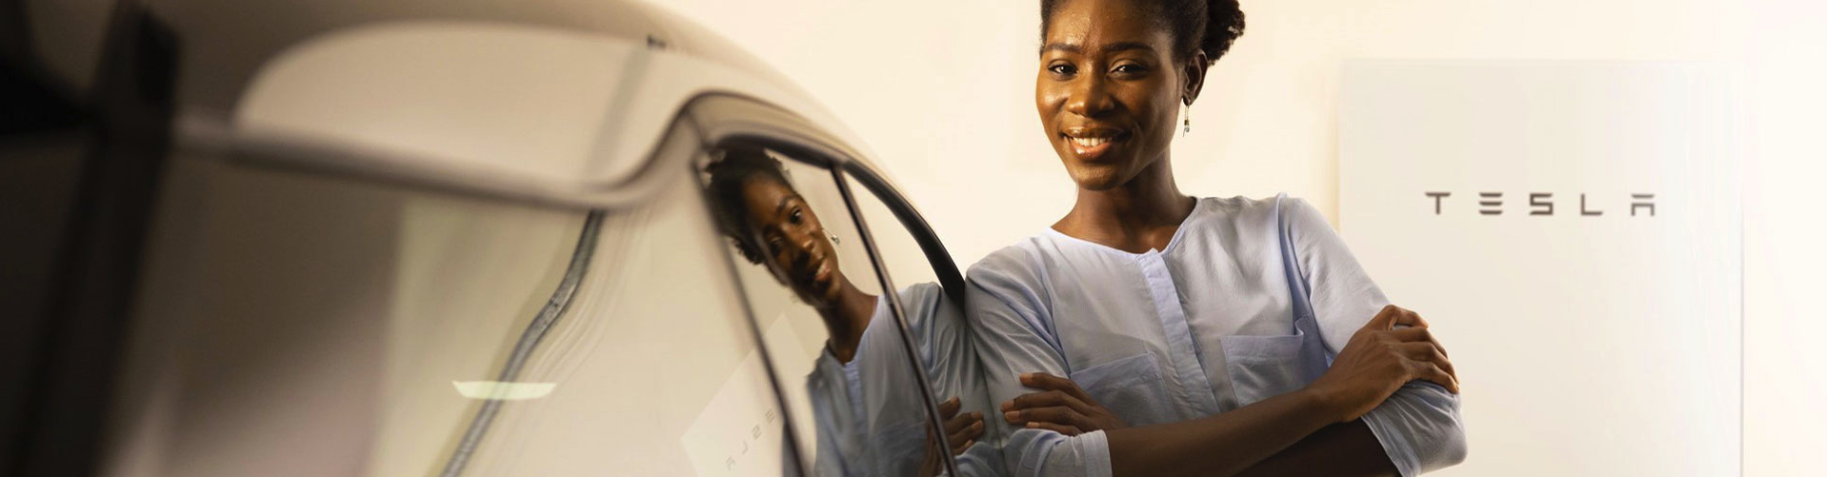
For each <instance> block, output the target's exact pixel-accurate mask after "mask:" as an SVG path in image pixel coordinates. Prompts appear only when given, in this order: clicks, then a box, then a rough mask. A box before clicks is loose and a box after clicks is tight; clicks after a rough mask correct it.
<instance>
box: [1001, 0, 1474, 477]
mask: <svg viewBox="0 0 1827 477" xmlns="http://www.w3.org/2000/svg"><path fill="white" fill-rule="evenodd" d="M1040 11H1041V36H1042V46H1041V48H1040V51H1039V61H1038V66H1039V68H1038V69H1037V70H1038V71H1037V72H1036V73H1037V74H1036V78H1035V88H1034V99H1035V106H1036V109H1037V110H1038V112H1039V113H1040V120H1041V126H1042V128H1043V130H1044V132H1045V133H1046V140H1047V142H1048V143H1049V144H1051V145H1052V146H1053V149H1054V151H1055V153H1056V154H1057V155H1058V156H1059V158H1060V160H1061V162H1062V163H1063V165H1064V166H1065V170H1066V173H1067V175H1068V176H1069V177H1071V178H1072V180H1073V182H1075V183H1076V185H1077V188H1078V195H1077V199H1076V203H1075V204H1074V205H1073V207H1072V209H1071V211H1070V212H1068V213H1067V214H1066V215H1065V217H1063V218H1061V219H1059V221H1058V222H1056V223H1054V224H1053V225H1052V227H1050V228H1047V229H1045V230H1043V231H1041V232H1040V233H1039V234H1037V235H1035V236H1032V237H1029V238H1027V239H1023V240H1022V241H1020V242H1018V243H1016V244H1015V245H1013V246H1010V247H1008V248H1004V249H1002V250H999V251H997V252H995V253H993V254H991V255H989V256H988V257H986V258H984V259H983V261H981V262H979V263H978V264H977V265H975V266H973V267H972V269H971V271H970V273H969V281H968V283H969V299H968V303H969V306H970V312H969V314H970V316H971V319H972V326H973V327H974V328H975V329H976V331H977V332H976V333H975V334H974V336H976V337H978V339H979V340H980V342H979V347H978V349H979V350H980V351H981V354H982V356H983V365H984V368H985V371H986V372H987V373H988V378H989V385H990V389H991V396H992V398H993V399H995V400H996V401H997V402H998V404H999V405H1000V406H1001V407H1002V409H1001V410H1002V411H1005V412H1004V414H1003V415H1002V416H999V417H1000V419H994V420H993V421H995V422H997V423H998V425H1009V426H1013V427H1014V428H1016V429H1018V430H1016V431H1015V432H1013V433H1010V434H1008V437H1007V444H1006V446H1005V447H1004V449H1005V451H1006V453H1005V458H1006V461H1007V464H1008V467H1009V469H1011V470H1012V471H1013V473H1015V474H1017V475H1021V476H1029V475H1113V474H1114V475H1120V476H1130V475H1147V476H1158V475H1235V474H1290V473H1292V474H1299V475H1376V474H1383V475H1387V474H1393V473H1400V474H1402V475H1405V476H1406V475H1413V474H1416V473H1420V472H1423V471H1427V470H1432V469H1437V468H1440V467H1444V466H1448V465H1453V464H1455V463H1457V462H1459V461H1460V460H1461V459H1463V458H1464V455H1465V441H1464V439H1465V438H1464V434H1463V432H1462V430H1461V429H1462V427H1461V425H1460V421H1459V400H1458V397H1457V394H1456V392H1457V386H1458V380H1457V377H1456V376H1455V375H1454V372H1453V367H1452V364H1451V363H1450V362H1449V361H1448V360H1447V359H1446V354H1445V351H1444V350H1443V349H1442V348H1441V347H1440V344H1439V343H1438V342H1436V341H1435V340H1433V339H1432V338H1431V337H1430V335H1429V333H1428V331H1427V325H1426V323H1425V322H1423V321H1421V319H1420V317H1418V316H1416V315H1414V313H1412V312H1408V311H1406V310H1402V309H1400V308H1396V307H1394V306H1389V302H1388V299H1387V298H1385V297H1384V295H1383V293H1382V292H1381V291H1380V290H1379V289H1378V288H1377V286H1376V284H1375V283H1373V282H1371V280H1370V278H1369V276H1368V275H1367V274H1366V273H1365V272H1364V270H1363V268H1362V267H1360V266H1359V265H1358V263H1357V261H1356V260H1355V259H1354V258H1352V256H1351V253H1350V251H1348V250H1347V249H1346V247H1345V244H1344V242H1343V241H1342V240H1340V239H1339V237H1338V235H1337V234H1336V233H1334V232H1333V231H1332V229H1331V227H1330V226H1329V225H1328V224H1327V223H1326V220H1325V219H1324V218H1323V217H1322V216H1321V215H1320V214H1319V212H1318V211H1317V210H1314V208H1313V207H1312V206H1309V205H1307V204H1306V202H1303V201H1300V200H1298V199H1289V198H1286V197H1285V196H1277V197H1274V198H1269V199H1261V200H1254V199H1246V198H1242V197H1235V198H1195V197H1191V196H1188V195H1186V194H1183V193H1181V192H1180V190H1179V188H1178V187H1177V186H1176V185H1175V183H1174V175H1173V168H1172V166H1171V163H1170V160H1169V157H1168V156H1169V145H1170V143H1172V141H1173V137H1174V135H1175V134H1178V133H1184V132H1186V131H1187V130H1189V129H1190V127H1191V124H1190V120H1188V121H1187V122H1182V121H1180V120H1179V117H1178V116H1179V112H1180V108H1181V107H1183V106H1190V105H1191V104H1192V103H1193V101H1194V100H1195V99H1197V98H1198V97H1199V92H1200V89H1201V88H1202V87H1203V85H1204V83H1205V75H1206V70H1207V68H1208V67H1210V66H1211V65H1212V63H1213V62H1214V61H1216V60H1217V59H1218V58H1219V57H1220V56H1222V55H1223V54H1224V53H1225V51H1226V50H1227V49H1229V47H1230V45H1231V43H1232V41H1233V40H1235V39H1236V38H1237V37H1238V36H1239V35H1241V34H1242V32H1243V28H1244V22H1243V12H1242V11H1241V10H1240V9H1239V8H1238V4H1237V2H1236V0H1210V1H1207V0H1042V1H1041V8H1040ZM1199 159H1207V158H1199Z"/></svg>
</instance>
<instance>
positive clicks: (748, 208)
mask: <svg viewBox="0 0 1827 477" xmlns="http://www.w3.org/2000/svg"><path fill="white" fill-rule="evenodd" d="M742 199H743V201H742V202H743V205H744V206H745V207H744V211H745V212H746V213H747V214H748V223H749V224H750V225H751V226H753V227H754V229H753V230H752V232H753V233H754V234H755V237H756V240H757V243H758V244H759V245H760V249H761V252H762V254H763V255H765V257H764V260H763V261H764V262H766V264H767V267H768V270H769V271H770V272H772V273H773V274H774V279H775V280H778V281H780V283H781V284H782V285H786V286H787V287H789V288H792V289H793V292H794V293H796V294H798V295H799V299H800V300H803V301H805V302H806V303H807V304H810V305H812V306H814V307H824V306H825V305H827V304H831V303H835V302H836V300H837V298H838V296H839V293H840V292H841V291H842V287H840V286H839V284H840V283H842V281H843V279H844V276H843V273H841V272H839V271H838V266H837V250H836V249H835V248H834V247H832V245H831V240H830V239H829V238H828V235H827V234H826V233H825V227H824V225H823V224H821V223H819V221H818V214H814V213H812V207H811V206H809V205H807V204H806V201H805V199H804V198H802V197H800V196H799V193H798V192H795V191H794V190H793V188H792V187H788V186H787V185H786V184H782V183H780V182H778V181H774V180H769V179H753V180H749V181H747V182H744V183H743V184H742Z"/></svg>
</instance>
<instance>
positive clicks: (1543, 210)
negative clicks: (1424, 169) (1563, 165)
mask: <svg viewBox="0 0 1827 477" xmlns="http://www.w3.org/2000/svg"><path fill="white" fill-rule="evenodd" d="M1426 195H1427V197H1428V198H1429V199H1431V200H1432V201H1433V203H1434V204H1433V205H1434V215H1440V213H1441V211H1442V210H1443V209H1444V208H1445V204H1446V203H1447V202H1449V201H1450V199H1451V198H1452V197H1453V193H1452V192H1426ZM1528 195H1529V200H1528V212H1529V215H1546V216H1552V215H1554V214H1555V207H1554V206H1555V200H1554V193H1553V192H1530V193H1529V194H1528ZM1602 202H1603V200H1600V199H1596V198H1595V200H1594V201H1593V202H1592V203H1588V202H1587V201H1586V194H1580V199H1579V207H1578V209H1579V210H1578V211H1577V212H1573V211H1566V210H1563V211H1562V213H1565V214H1575V213H1577V214H1579V215H1580V216H1582V217H1598V216H1602V215H1605V210H1604V208H1603V207H1604V204H1602ZM1629 204H1630V205H1629V207H1630V216H1631V217H1636V216H1637V214H1638V213H1642V214H1643V216H1645V217H1655V216H1656V194H1640V193H1634V194H1630V202H1629ZM1504 210H1505V208H1504V197H1503V193H1502V192H1479V193H1478V215H1503V213H1504Z"/></svg>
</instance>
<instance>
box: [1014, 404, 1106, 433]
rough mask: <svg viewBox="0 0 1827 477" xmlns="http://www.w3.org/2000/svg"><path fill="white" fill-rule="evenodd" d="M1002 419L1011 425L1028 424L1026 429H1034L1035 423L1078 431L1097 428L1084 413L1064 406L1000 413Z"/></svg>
mask: <svg viewBox="0 0 1827 477" xmlns="http://www.w3.org/2000/svg"><path fill="white" fill-rule="evenodd" d="M1002 418H1003V419H1007V420H1008V421H1009V423H1012V424H1028V427H1034V426H1033V424H1035V423H1046V424H1056V425H1060V426H1069V427H1074V428H1078V429H1080V430H1084V429H1097V428H1098V426H1096V425H1094V424H1092V423H1091V419H1090V418H1089V417H1086V415H1085V414H1084V413H1081V412H1078V411H1077V410H1074V409H1072V408H1069V407H1065V406H1054V407H1041V408H1030V409H1022V410H1019V411H1010V412H1005V413H1002Z"/></svg>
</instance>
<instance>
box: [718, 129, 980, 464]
mask: <svg viewBox="0 0 1827 477" xmlns="http://www.w3.org/2000/svg"><path fill="white" fill-rule="evenodd" d="M721 153H722V155H723V157H722V158H721V159H719V160H718V161H716V162H714V163H712V164H710V165H709V166H707V167H706V170H707V172H708V173H709V175H710V178H709V184H708V185H707V186H706V187H707V188H708V190H709V195H710V198H711V201H712V202H713V203H714V205H713V208H714V209H716V212H717V218H718V225H719V227H720V228H721V229H722V230H723V232H724V233H725V234H726V235H728V236H729V237H731V238H732V241H733V242H734V245H735V247H736V249H737V250H738V251H740V253H741V255H742V256H743V257H744V258H746V259H748V261H749V262H752V263H756V264H761V265H764V266H766V267H767V269H768V271H769V272H771V273H772V274H773V276H774V279H775V280H777V281H779V282H780V283H781V284H782V285H785V286H787V287H789V288H791V289H792V290H793V292H794V294H796V295H797V296H798V297H799V300H800V301H802V302H804V303H805V304H807V305H809V306H811V307H812V308H813V309H815V310H817V312H818V314H819V316H820V318H822V319H823V321H824V324H825V329H826V331H827V332H828V333H829V334H828V336H829V339H828V340H827V341H826V342H825V349H824V351H823V352H822V353H820V355H819V358H818V361H817V363H815V365H814V368H813V371H812V374H811V376H809V377H808V382H807V388H808V390H809V391H810V394H811V398H812V407H813V413H814V414H815V416H814V420H815V421H816V422H817V423H818V430H817V432H818V436H817V439H818V451H817V459H816V460H817V464H816V465H817V467H818V471H819V472H818V475H914V474H915V473H916V472H918V475H935V474H936V473H937V472H938V471H939V470H941V469H942V467H941V464H940V463H939V461H938V459H939V458H940V457H939V452H938V450H937V449H935V448H933V444H935V443H936V440H934V439H929V437H928V432H927V429H926V428H927V426H925V420H924V419H923V417H922V416H924V415H925V413H924V412H923V410H924V409H925V408H924V405H923V403H922V402H921V401H920V397H919V396H920V393H919V392H918V391H917V390H915V389H914V388H913V386H916V385H917V384H915V381H914V379H917V377H916V376H915V375H914V374H913V371H912V370H911V369H909V368H908V366H907V365H906V359H907V358H906V356H907V355H906V353H905V352H903V351H902V350H901V346H902V343H901V341H900V337H899V336H898V335H896V333H898V330H897V328H898V327H897V326H895V324H894V319H893V316H892V315H891V314H890V313H891V312H890V311H889V307H888V303H887V301H886V300H881V299H880V297H877V296H875V295H870V294H868V293H865V292H863V291H862V290H859V289H858V288H857V287H856V285H855V284H853V283H851V281H850V280H849V279H848V278H847V277H845V276H844V274H843V271H842V270H841V269H840V268H839V267H838V261H837V259H838V254H837V251H836V250H835V248H834V244H833V243H832V239H831V236H830V234H829V233H828V232H826V230H825V228H824V226H823V224H822V223H821V222H820V221H819V217H818V214H816V213H814V212H813V211H812V208H811V206H810V205H809V204H807V203H806V201H805V199H804V198H802V197H801V196H800V195H799V193H798V192H797V191H795V190H794V188H793V186H792V185H791V184H790V183H789V181H788V179H787V176H786V174H785V172H784V171H783V170H782V169H781V164H780V162H779V161H778V160H776V159H774V158H772V157H769V156H768V155H767V152H765V151H763V150H761V149H758V148H753V147H740V146H739V147H732V148H728V149H725V150H723V151H721ZM900 296H901V301H902V305H903V307H904V310H905V311H906V313H907V319H908V324H907V325H908V328H909V330H910V332H912V333H913V335H914V342H915V344H916V346H918V347H919V348H920V350H919V354H920V355H921V361H923V362H922V363H921V364H922V365H923V366H924V367H925V369H926V373H927V375H928V376H930V377H931V378H932V379H934V380H935V381H937V383H935V386H934V392H935V393H939V394H940V395H942V396H951V397H950V398H949V399H946V400H945V402H943V403H941V404H940V406H939V407H940V413H941V416H942V417H943V418H944V419H945V424H946V425H945V427H946V433H947V439H948V441H949V442H950V443H951V445H952V447H953V449H952V452H953V454H962V453H964V452H965V451H966V450H967V449H971V448H972V447H973V444H974V443H976V441H977V440H978V439H979V438H981V437H982V436H983V434H984V429H985V424H984V422H983V415H984V414H983V411H984V410H985V409H986V408H987V403H986V402H984V401H985V399H986V396H987V395H986V394H984V393H983V391H982V384H981V382H982V381H981V374H980V373H979V372H977V369H978V368H977V364H976V363H977V360H976V357H975V355H974V354H972V353H971V352H970V346H971V345H972V343H971V341H970V339H969V337H968V336H966V334H965V333H964V332H963V330H962V329H959V328H961V327H960V326H957V325H960V324H961V323H962V322H963V320H962V319H961V317H960V316H958V314H959V311H958V309H957V307H956V306H955V305H952V304H949V303H944V302H943V301H944V293H943V292H942V291H941V290H940V289H939V287H938V286H937V285H934V284H931V283H922V284H916V285H913V286H909V287H907V288H906V289H904V290H902V291H901V293H900ZM973 383H974V384H973ZM957 396H965V397H966V399H960V398H959V397H957ZM967 407H968V408H970V409H971V411H970V412H960V410H961V409H962V408H967ZM977 447H981V446H977ZM979 453H982V452H979ZM922 454H924V456H925V457H924V458H922ZM960 464H961V465H964V464H965V463H964V462H962V460H961V462H960Z"/></svg>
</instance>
